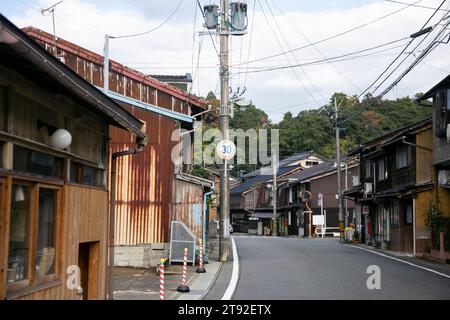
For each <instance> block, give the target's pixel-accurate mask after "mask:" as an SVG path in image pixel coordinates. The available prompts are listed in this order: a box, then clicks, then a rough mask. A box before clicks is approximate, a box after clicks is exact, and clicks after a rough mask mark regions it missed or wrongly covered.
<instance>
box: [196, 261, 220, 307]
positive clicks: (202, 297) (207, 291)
mask: <svg viewBox="0 0 450 320" xmlns="http://www.w3.org/2000/svg"><path fill="white" fill-rule="evenodd" d="M220 270H222V262H220V261H219V268H218V269H217V271H216V274H215V275H214V278H213V280H212V281H211V283H210V284H209V286H208V289H206V291H205V293H204V294H203V295H202V296H201V297H200V299H199V300H205V297H206V296H207V295H208V293H209V291H211V288H212V287H213V285H214V283H216V280H217V278H218V277H219V273H220Z"/></svg>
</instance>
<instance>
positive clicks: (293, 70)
mask: <svg viewBox="0 0 450 320" xmlns="http://www.w3.org/2000/svg"><path fill="white" fill-rule="evenodd" d="M258 4H259V7H260V8H261V11H262V13H263V15H264V18H265V19H266V22H267V25H268V26H269V28H270V30H271V31H272V33H273V35H274V38H275V40H276V41H277V43H278V46H279V47H280V49H281V51H282V52H283V54H284V57H285V58H286V61H287V63H289V64H290V61H289V58H288V56H287V52H286V51H284V48H283V45H282V44H281V42H280V40H279V39H278V37H277V34H276V32H275V30H274V29H273V27H272V25H271V24H270V21H269V19H268V18H267V15H266V12H265V10H264V8H263V6H262V5H261V2H260V0H258ZM292 72H293V73H294V76H295V77H296V78H297V80H298V82H299V83H300V85H301V86H302V87H303V89H304V90H305V91H306V93H307V94H308V95H309V96H310V97H311V98H312V99H313V100H314V101H315V102H316V104H317V106H318V107H320V103H319V101H318V100H317V99H316V98H315V97H314V95H313V94H312V93H311V92H310V91H309V89H308V88H307V87H306V86H305V84H304V83H303V81H302V80H301V79H300V77H299V76H298V74H297V72H296V70H295V69H292ZM313 87H314V86H313ZM316 90H317V89H316Z"/></svg>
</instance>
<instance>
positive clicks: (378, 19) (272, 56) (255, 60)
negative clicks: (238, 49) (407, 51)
mask: <svg viewBox="0 0 450 320" xmlns="http://www.w3.org/2000/svg"><path fill="white" fill-rule="evenodd" d="M422 1H423V0H418V1H416V2H413V3H411V4H408V5H407V6H405V7H403V8H400V9H398V10H395V11H393V12H390V13H388V14H386V15H384V16H381V17H379V18H376V19H374V20H371V21H369V22H366V23H363V24H361V25H359V26H356V27H353V28H350V29H347V30H345V31H342V32H339V33H337V34H334V35H332V36H329V37H326V38H324V39H321V40H318V41H315V42H313V43H312V44H308V45H304V46H301V47H298V48H294V49H292V52H295V51H299V50H302V49H305V48H309V47H311V46H312V45H317V44H319V43H323V42H326V41H329V40H332V39H335V38H338V37H340V36H343V35H345V34H348V33H350V32H353V31H356V30H359V29H361V28H364V27H366V26H368V25H370V24H372V23H376V22H378V21H380V20H383V19H385V18H388V17H390V16H392V15H394V14H396V13H398V12H401V11H403V10H405V9H408V8H410V7H412V6H413V5H415V4H417V3H419V2H422ZM285 53H286V52H280V53H277V54H273V55H270V56H266V57H262V58H258V59H254V60H250V61H245V62H242V63H243V64H247V63H254V62H258V61H263V60H267V59H271V58H274V57H279V56H282V55H284V54H285Z"/></svg>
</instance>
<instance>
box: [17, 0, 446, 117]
mask: <svg viewBox="0 0 450 320" xmlns="http://www.w3.org/2000/svg"><path fill="white" fill-rule="evenodd" d="M137 2H139V1H138V0H128V1H127V2H126V4H127V5H126V8H125V9H119V8H118V4H117V3H115V5H114V6H112V7H111V8H108V7H101V8H100V7H99V5H97V4H94V3H89V2H88V1H87V0H70V1H65V2H64V3H63V4H62V5H60V6H59V7H58V8H57V11H56V31H57V35H58V36H60V37H62V38H64V39H66V40H68V41H71V42H74V43H77V44H78V45H80V46H82V47H85V48H88V49H90V50H92V51H95V52H97V53H100V54H101V53H102V50H103V41H104V34H105V33H108V34H111V35H123V34H129V33H137V32H143V31H146V30H150V29H152V28H154V27H155V26H157V25H159V24H160V23H161V21H162V20H164V18H165V17H167V15H168V14H169V13H170V12H171V11H172V10H173V8H174V7H175V6H176V4H177V3H178V0H171V1H165V2H164V1H156V2H155V3H153V2H152V5H148V2H142V1H140V2H139V3H138V4H136V3H137ZM203 2H204V1H202V3H203ZM166 3H167V5H166ZM249 3H251V2H249ZM262 3H264V2H263V1H262ZM269 3H273V1H269ZM439 3H440V1H439ZM50 4H53V1H50V0H48V1H47V0H43V1H41V2H39V6H41V7H45V5H50ZM421 4H423V5H427V6H434V7H437V6H438V1H437V0H428V1H423V2H421ZM133 5H136V6H135V7H133ZM280 6H281V5H280ZM292 6H293V5H292V4H291V7H292ZM299 6H300V5H299ZM399 8H401V6H400V5H395V4H392V3H389V2H381V1H380V2H372V3H368V4H364V5H361V6H359V7H355V8H350V9H348V8H347V9H332V10H322V11H317V10H315V11H308V12H302V11H300V10H299V11H292V10H291V11H290V12H288V13H287V15H286V16H283V17H282V16H280V15H277V14H278V11H277V10H276V9H275V8H274V7H273V8H272V9H273V11H274V13H275V14H276V15H277V16H276V17H277V18H276V19H277V22H278V24H279V26H280V28H281V29H282V34H283V36H284V37H285V39H286V40H287V42H288V44H289V47H290V48H291V49H292V48H296V47H300V46H304V45H307V44H308V42H307V41H306V40H305V39H304V38H303V37H302V36H301V35H300V34H299V33H298V32H297V31H296V30H295V29H294V28H293V26H292V24H291V22H290V21H293V22H294V23H295V26H296V27H297V28H298V29H300V30H301V31H302V32H303V33H304V34H306V35H307V36H308V38H309V39H310V40H312V41H317V40H320V39H324V38H326V37H329V36H331V35H333V34H336V33H339V32H343V31H345V30H347V29H349V28H352V27H354V26H357V25H360V24H364V23H367V22H369V21H371V20H373V19H376V18H378V17H380V16H383V15H385V14H387V13H389V12H393V11H395V10H397V9H399ZM152 9H153V10H154V11H152ZM194 10H195V1H186V0H185V1H184V3H183V5H182V6H181V8H180V12H177V14H176V15H175V16H174V17H173V19H171V20H170V21H169V22H168V23H167V24H166V25H164V26H163V27H162V28H160V29H158V30H157V31H156V32H154V33H152V34H149V35H146V36H143V37H136V38H130V39H120V40H119V39H117V40H111V57H112V58H113V59H115V60H118V61H119V62H125V63H126V64H128V65H131V66H133V67H139V68H138V69H140V70H141V71H143V72H146V73H168V74H171V73H181V74H184V73H186V72H191V67H192V65H191V60H192V48H193V47H192V45H193V43H192V36H193V27H194ZM252 10H253V8H252V7H251V5H249V16H250V17H251V16H252ZM431 13H432V11H431V10H427V9H423V8H408V9H405V10H403V11H402V12H399V13H396V14H395V15H392V16H391V17H389V18H386V19H383V20H381V21H379V22H377V23H373V24H370V25H369V26H367V27H364V28H361V29H359V30H357V31H354V32H351V33H349V34H346V35H343V36H341V37H338V38H336V39H333V40H330V41H326V42H324V43H321V44H318V45H317V48H319V49H320V51H321V52H322V53H323V54H324V55H325V56H327V57H332V56H337V55H340V54H344V53H347V52H350V51H356V50H360V49H364V48H367V47H371V46H375V45H378V44H381V43H385V42H387V41H391V40H395V39H398V38H402V37H405V36H408V35H409V34H411V33H414V32H416V31H418V30H419V29H420V27H421V26H422V24H423V23H424V22H425V21H426V19H427V18H428V17H429V16H430V15H431ZM266 14H267V16H268V18H269V21H270V24H271V25H272V27H273V28H275V25H274V23H273V19H272V17H271V15H270V13H269V12H268V11H267V10H266ZM441 15H442V13H441V12H439V13H438V14H437V15H436V17H438V16H439V17H440V16H441ZM9 18H10V19H11V20H12V21H13V22H14V23H16V24H17V25H18V26H19V27H24V26H27V25H33V26H36V27H38V28H42V29H44V30H45V31H48V32H52V23H51V17H50V16H47V17H43V16H42V15H41V14H40V13H39V12H36V11H33V10H27V11H24V12H23V14H21V15H20V16H15V17H9ZM201 19H202V17H201V15H200V14H199V13H198V12H197V24H196V29H197V31H198V30H203V28H202V21H201ZM250 25H251V21H250V24H249V30H248V31H249V32H250ZM276 33H277V35H278V37H279V41H280V42H281V43H283V40H282V39H281V37H280V32H278V31H277V32H276ZM430 38H431V37H430ZM214 39H215V43H216V46H217V48H219V44H218V41H217V39H216V37H214ZM249 40H250V35H249V34H247V35H245V36H243V38H242V52H241V39H240V38H238V37H233V39H232V53H231V61H232V62H231V64H232V65H233V64H236V63H239V61H241V62H243V61H246V60H247V55H248V52H247V50H248V42H249ZM196 41H200V38H199V36H196ZM418 41H420V40H416V42H417V43H418ZM416 42H415V43H416ZM427 42H428V39H427V41H425V43H427ZM202 43H203V47H202V52H201V61H200V67H201V69H200V71H199V72H200V77H199V78H198V79H196V81H195V84H194V91H195V92H194V93H200V94H202V95H206V93H207V92H208V91H210V90H213V91H214V90H215V89H216V86H217V79H218V69H217V68H205V67H215V66H217V63H218V59H217V55H216V53H215V51H214V49H213V46H212V44H211V39H210V38H209V37H208V36H204V37H203V39H202ZM283 47H284V50H287V46H286V45H285V44H284V43H283ZM400 50H401V48H398V49H393V50H391V51H389V52H384V53H380V54H379V55H378V56H377V57H366V58H361V59H357V60H351V61H345V62H340V63H336V64H335V66H337V68H338V69H339V71H340V72H342V73H343V74H345V76H346V77H347V78H349V79H350V81H351V82H352V83H354V84H355V85H356V86H357V87H358V88H365V87H366V86H368V85H369V84H370V83H371V81H373V80H374V79H375V78H376V76H377V75H378V74H379V73H380V72H381V71H382V70H383V69H384V68H385V67H386V66H387V64H388V63H389V62H390V61H391V60H392V59H393V58H394V57H395V54H397V53H399V52H400ZM279 52H280V48H279V45H278V43H277V41H276V40H275V38H274V36H273V34H272V31H271V28H270V26H269V25H268V23H267V21H266V20H265V18H264V15H263V14H262V13H261V10H260V8H259V7H257V11H256V13H255V22H254V30H253V36H252V49H251V55H250V60H252V59H255V58H260V57H264V56H269V55H273V54H277V53H279ZM387 54H390V55H387ZM196 55H197V45H196V47H195V51H194V56H195V57H196ZM295 57H296V59H295V58H294V57H293V56H292V54H288V58H289V63H290V64H295V63H297V61H298V62H300V63H302V62H305V61H311V60H315V59H322V58H323V57H322V56H321V55H320V54H319V53H318V52H317V51H316V50H315V49H314V48H311V47H309V48H306V49H304V50H299V51H296V52H295ZM447 57H448V45H445V44H443V45H441V47H440V48H438V49H437V50H435V51H434V52H432V53H431V54H430V56H429V57H427V59H426V60H425V63H427V64H429V65H431V67H430V66H427V65H425V64H423V65H421V66H420V69H417V70H414V71H413V72H412V73H411V74H410V75H408V76H407V77H406V78H405V79H404V81H402V82H401V83H400V84H399V85H398V88H397V89H396V92H397V95H399V96H404V95H414V94H415V93H416V92H419V91H422V92H423V91H426V90H427V89H429V88H430V87H431V86H432V85H434V84H435V83H436V82H437V81H439V80H441V79H442V78H443V77H444V76H445V75H446V74H445V73H444V72H443V71H442V69H443V70H449V71H450V61H449V60H448V59H447ZM138 63H139V64H138ZM286 64H288V62H287V61H286V60H285V57H284V56H278V57H276V58H272V59H270V60H267V61H263V62H259V63H255V64H251V65H250V67H258V66H259V67H267V66H280V65H286ZM405 66H406V65H405ZM241 67H245V66H241ZM402 69H403V68H402ZM439 69H441V70H439ZM239 70H240V71H245V68H241V69H237V68H235V69H233V70H232V71H233V72H234V71H239ZM250 70H252V69H251V68H250ZM304 72H305V73H306V74H307V76H308V77H307V78H309V80H308V79H307V78H306V77H305V75H304V74H303V72H302V71H301V70H300V69H297V74H298V76H299V77H300V79H301V81H302V82H303V83H304V85H305V86H306V87H307V88H308V91H310V93H311V94H308V93H307V92H306V90H304V89H303V87H302V86H301V85H300V84H299V82H298V80H297V79H296V77H295V75H294V74H293V72H292V70H279V71H273V72H268V73H254V74H248V75H247V82H246V83H245V85H246V86H247V96H248V98H249V99H251V100H253V102H255V103H256V104H257V105H258V106H259V107H262V108H264V110H265V111H266V112H267V113H268V114H269V116H271V118H272V119H273V120H275V121H279V120H280V119H281V118H282V112H280V111H281V110H283V111H288V110H290V111H291V112H293V113H298V111H299V110H300V109H301V108H311V107H317V104H316V103H315V102H314V100H319V102H320V103H324V102H326V101H327V100H328V98H329V96H330V95H331V94H332V93H333V92H335V91H344V92H347V93H357V92H358V91H359V90H358V89H357V88H355V86H354V85H353V84H352V83H350V82H349V81H348V80H346V79H345V78H344V77H343V76H342V75H341V74H340V73H339V72H338V71H337V70H336V69H335V67H333V66H332V65H330V64H321V65H316V66H308V67H304ZM244 79H245V76H244V75H243V74H241V75H240V76H234V77H233V78H232V81H231V85H232V86H233V87H234V88H235V87H237V86H238V85H240V86H243V85H244ZM238 80H239V81H238ZM391 80H393V78H392V79H391ZM391 80H389V81H387V82H386V83H385V84H384V85H383V86H382V88H384V87H385V86H386V85H387V84H389V83H390V81H391ZM316 89H317V90H316ZM319 92H320V93H319ZM322 96H323V97H324V98H322ZM394 96H395V94H394ZM389 97H391V96H389ZM292 104H299V105H303V107H292V108H282V106H289V105H292Z"/></svg>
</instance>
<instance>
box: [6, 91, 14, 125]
mask: <svg viewBox="0 0 450 320" xmlns="http://www.w3.org/2000/svg"><path fill="white" fill-rule="evenodd" d="M14 98H15V95H14V89H13V88H12V87H11V86H9V87H8V88H7V89H6V132H8V133H14Z"/></svg>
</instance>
